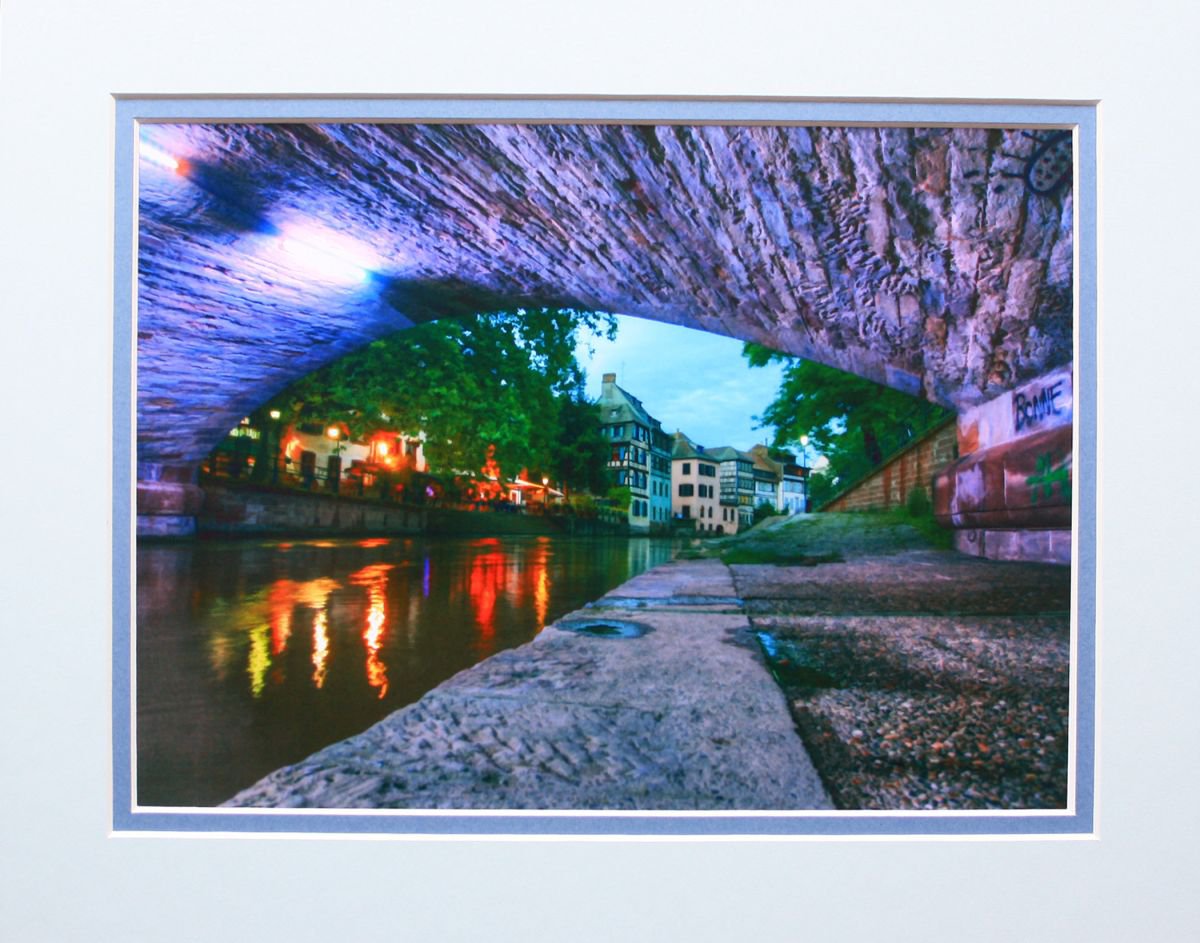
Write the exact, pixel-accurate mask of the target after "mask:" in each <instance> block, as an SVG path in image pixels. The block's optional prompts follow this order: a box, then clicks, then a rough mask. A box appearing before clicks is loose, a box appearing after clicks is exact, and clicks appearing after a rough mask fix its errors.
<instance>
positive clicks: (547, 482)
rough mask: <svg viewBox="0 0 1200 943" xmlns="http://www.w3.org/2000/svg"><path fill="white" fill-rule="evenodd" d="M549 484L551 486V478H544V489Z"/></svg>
mask: <svg viewBox="0 0 1200 943" xmlns="http://www.w3.org/2000/svg"><path fill="white" fill-rule="evenodd" d="M548 484H550V479H549V478H543V479H542V487H543V488H545V487H546V485H548Z"/></svg>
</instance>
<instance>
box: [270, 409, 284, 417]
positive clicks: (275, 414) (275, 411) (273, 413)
mask: <svg viewBox="0 0 1200 943" xmlns="http://www.w3.org/2000/svg"><path fill="white" fill-rule="evenodd" d="M281 415H283V414H282V413H281V412H280V411H279V410H278V409H272V410H271V418H272V419H278V418H279V417H280V416H281Z"/></svg>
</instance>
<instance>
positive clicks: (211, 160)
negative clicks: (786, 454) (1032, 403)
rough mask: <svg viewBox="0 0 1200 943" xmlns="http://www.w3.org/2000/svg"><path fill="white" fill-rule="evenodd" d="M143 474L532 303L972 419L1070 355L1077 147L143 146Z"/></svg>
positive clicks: (424, 141)
mask: <svg viewBox="0 0 1200 943" xmlns="http://www.w3.org/2000/svg"><path fill="white" fill-rule="evenodd" d="M141 141H142V153H141V161H140V164H139V246H138V272H139V277H138V312H137V332H138V334H137V337H138V341H137V357H138V405H137V416H138V458H139V461H141V462H145V463H152V464H159V465H188V464H193V463H194V462H196V461H198V460H199V459H200V458H201V457H202V456H203V455H205V454H206V453H207V452H208V451H209V450H210V449H211V448H212V446H213V445H214V444H215V443H216V442H217V441H218V440H219V439H220V437H221V436H222V435H223V434H224V433H225V432H226V431H227V430H228V429H229V428H231V427H232V426H233V425H234V424H236V422H237V420H238V419H239V418H240V417H241V416H242V415H244V414H245V413H246V412H247V411H248V410H249V409H251V408H252V407H254V406H256V405H258V404H259V403H261V402H262V401H263V400H265V399H267V398H268V397H270V396H271V395H273V394H274V393H276V392H277V391H278V390H280V389H281V388H283V387H284V386H285V385H286V384H287V383H289V382H290V381H292V380H293V379H296V378H297V377H299V376H302V375H303V374H305V373H307V372H309V371H311V370H313V369H315V368H316V367H318V366H320V365H322V364H323V363H326V362H328V361H330V360H332V359H334V358H335V357H337V356H340V355H341V354H344V353H346V352H348V351H349V350H352V349H353V348H355V347H357V346H359V345H361V344H363V343H365V342H367V341H369V340H371V339H373V338H376V337H379V336H382V335H385V334H387V333H390V332H392V331H395V330H397V329H400V328H403V327H407V326H410V325H411V324H413V323H417V322H421V321H426V320H430V319H433V318H438V317H445V316H455V315H462V314H466V313H471V312H474V311H481V310H495V309H498V308H502V307H512V306H516V305H526V306H532V305H561V306H567V307H575V308H580V309H592V310H600V311H612V312H616V313H621V314H631V315H638V316H642V317H647V318H653V319H656V320H660V321H666V322H671V323H675V324H681V325H687V326H690V327H696V328H701V329H704V330H708V331H713V332H715V333H719V334H726V335H731V336H734V337H738V338H742V339H749V340H757V341H760V342H763V343H766V344H769V345H770V346H773V347H776V348H779V349H782V350H785V351H788V352H790V353H794V354H799V355H803V356H807V357H811V358H812V359H814V360H819V361H822V362H824V363H828V364H831V365H833V366H837V367H841V368H843V369H846V370H850V371H853V372H855V373H858V374H860V375H863V376H866V377H869V378H871V379H874V380H877V381H879V382H883V383H886V384H888V385H890V386H894V387H896V388H899V389H904V390H908V391H910V392H914V393H922V394H923V395H925V396H927V397H929V398H931V399H935V400H938V401H941V402H943V403H946V404H949V405H952V406H955V407H958V408H964V407H967V406H971V405H974V404H976V403H979V402H981V401H983V400H985V399H987V398H989V397H991V396H993V395H995V394H997V393H1000V392H1003V391H1005V390H1008V389H1011V388H1012V387H1013V386H1015V385H1016V384H1018V383H1020V382H1022V381H1024V380H1027V379H1029V378H1031V377H1034V376H1037V375H1039V374H1041V373H1044V372H1045V371H1046V370H1048V369H1050V368H1053V367H1055V366H1057V365H1060V364H1063V363H1066V362H1068V361H1070V359H1071V351H1072V251H1073V246H1072V234H1071V230H1072V190H1071V185H1070V184H1071V182H1070V180H1069V179H1061V178H1060V176H1059V175H1062V174H1069V167H1070V161H1069V158H1070V153H1069V137H1066V136H1065V135H1060V136H1057V137H1054V136H1051V135H1048V134H1047V133H1045V132H1042V133H1041V134H1039V135H1034V134H1032V133H1030V132H1025V131H996V130H986V129H962V128H960V129H946V128H936V129H922V128H916V129H913V128H858V127H850V128H806V127H727V126H698V127H693V126H655V127H651V126H626V125H561V124H559V125H551V124H545V125H533V124H522V125H411V124H330V125H306V124H277V125H271V124H224V125H214V124H192V125H146V126H143V128H142V130H141Z"/></svg>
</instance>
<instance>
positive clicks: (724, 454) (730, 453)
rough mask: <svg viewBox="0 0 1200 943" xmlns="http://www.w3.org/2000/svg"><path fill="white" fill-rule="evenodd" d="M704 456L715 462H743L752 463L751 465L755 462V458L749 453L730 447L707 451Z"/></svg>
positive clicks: (723, 446) (724, 446)
mask: <svg viewBox="0 0 1200 943" xmlns="http://www.w3.org/2000/svg"><path fill="white" fill-rule="evenodd" d="M704 454H705V456H706V457H707V458H711V459H712V460H713V461H714V462H733V461H742V462H750V463H751V464H753V462H754V456H753V455H751V454H750V453H749V452H742V451H740V450H738V449H735V448H733V447H732V446H728V445H722V446H720V447H719V448H715V449H705V450H704Z"/></svg>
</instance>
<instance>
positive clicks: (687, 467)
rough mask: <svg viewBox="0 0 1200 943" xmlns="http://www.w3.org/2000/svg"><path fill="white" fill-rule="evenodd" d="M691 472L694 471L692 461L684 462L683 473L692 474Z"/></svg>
mask: <svg viewBox="0 0 1200 943" xmlns="http://www.w3.org/2000/svg"><path fill="white" fill-rule="evenodd" d="M691 473H692V463H691V462H684V463H683V474H685V475H690V474H691Z"/></svg>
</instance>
